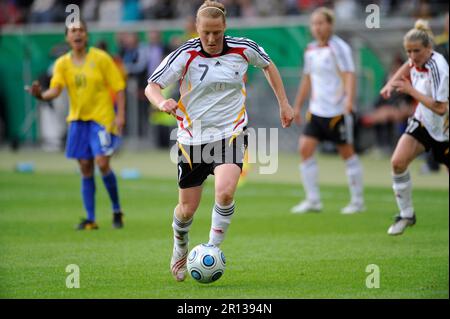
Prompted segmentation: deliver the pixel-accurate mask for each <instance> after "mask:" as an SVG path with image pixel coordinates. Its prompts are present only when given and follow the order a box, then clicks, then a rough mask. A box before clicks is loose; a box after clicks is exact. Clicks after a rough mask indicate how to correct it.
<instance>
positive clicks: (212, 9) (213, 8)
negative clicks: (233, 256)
mask: <svg viewBox="0 0 450 319" xmlns="http://www.w3.org/2000/svg"><path fill="white" fill-rule="evenodd" d="M226 14H227V10H226V9H225V6H224V5H223V4H222V3H220V2H217V1H211V0H206V1H205V2H204V3H203V4H202V5H201V6H200V8H198V10H197V19H198V18H199V17H200V16H202V17H208V18H219V17H222V19H223V22H225V16H226Z"/></svg>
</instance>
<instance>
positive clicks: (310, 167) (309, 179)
mask: <svg viewBox="0 0 450 319" xmlns="http://www.w3.org/2000/svg"><path fill="white" fill-rule="evenodd" d="M300 176H301V178H302V182H303V188H304V189H305V193H306V199H307V200H308V201H310V202H320V192H319V186H318V179H319V168H318V166H317V162H316V159H315V158H314V157H311V158H309V159H307V160H306V161H303V163H301V164H300Z"/></svg>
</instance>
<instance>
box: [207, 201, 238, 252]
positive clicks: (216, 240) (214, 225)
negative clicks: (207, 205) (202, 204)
mask: <svg viewBox="0 0 450 319" xmlns="http://www.w3.org/2000/svg"><path fill="white" fill-rule="evenodd" d="M233 213H234V201H233V202H232V203H231V204H230V205H227V206H221V205H219V204H217V203H216V204H215V205H214V208H213V210H212V218H211V230H210V232H209V242H208V243H209V244H211V245H215V246H219V245H220V244H221V243H222V242H223V240H224V238H225V234H226V232H227V230H228V226H230V223H231V217H232V216H233Z"/></svg>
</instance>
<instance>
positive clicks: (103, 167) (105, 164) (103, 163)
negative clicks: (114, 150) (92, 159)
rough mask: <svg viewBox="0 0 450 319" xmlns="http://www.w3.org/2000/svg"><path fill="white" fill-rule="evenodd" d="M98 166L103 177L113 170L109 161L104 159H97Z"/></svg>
mask: <svg viewBox="0 0 450 319" xmlns="http://www.w3.org/2000/svg"><path fill="white" fill-rule="evenodd" d="M96 164H97V166H98V169H99V170H100V172H102V174H103V175H105V174H107V173H109V171H110V170H111V168H110V167H109V160H107V159H104V158H100V159H97V160H96Z"/></svg>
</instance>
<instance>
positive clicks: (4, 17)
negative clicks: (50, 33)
mask: <svg viewBox="0 0 450 319" xmlns="http://www.w3.org/2000/svg"><path fill="white" fill-rule="evenodd" d="M32 3H33V0H3V1H0V26H1V25H3V24H21V23H25V22H26V21H27V20H28V15H29V9H30V6H31V4H32Z"/></svg>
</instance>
